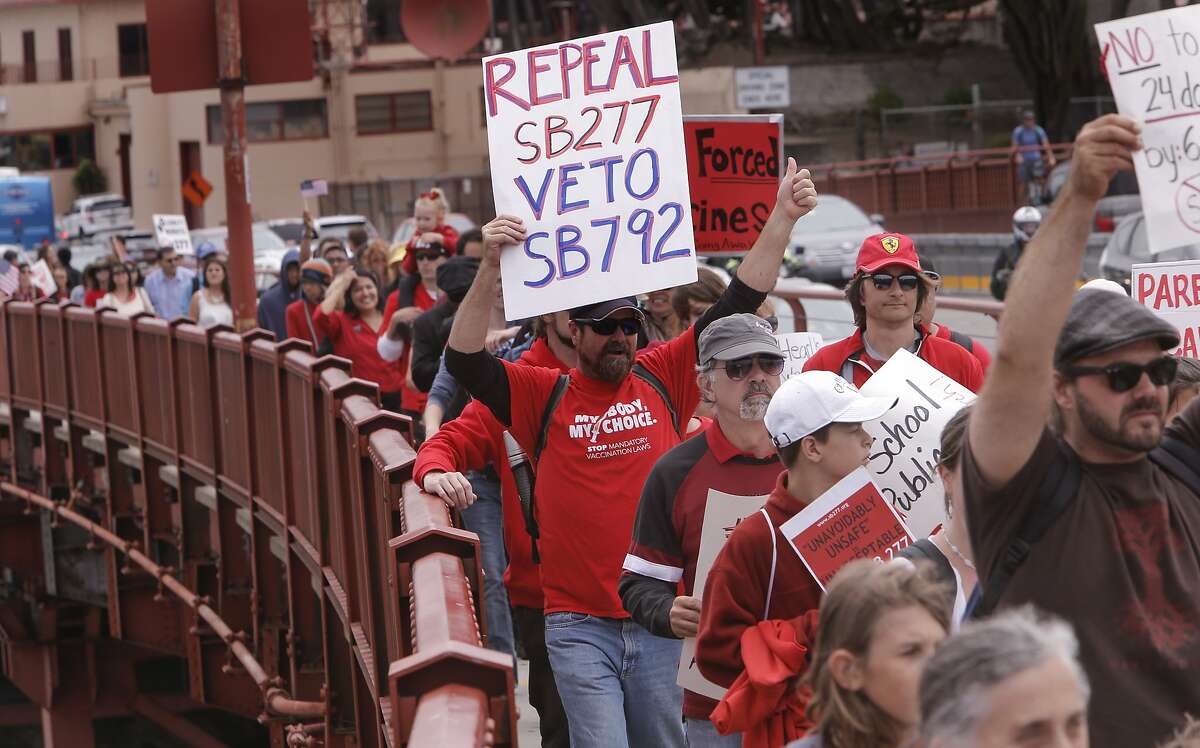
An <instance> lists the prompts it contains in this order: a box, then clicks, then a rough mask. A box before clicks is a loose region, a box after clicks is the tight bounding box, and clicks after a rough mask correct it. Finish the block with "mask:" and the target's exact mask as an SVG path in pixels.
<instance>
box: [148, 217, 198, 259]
mask: <svg viewBox="0 0 1200 748" xmlns="http://www.w3.org/2000/svg"><path fill="white" fill-rule="evenodd" d="M154 238H155V239H156V240H157V241H158V246H160V247H174V248H175V251H176V252H178V253H179V254H181V255H191V254H195V253H196V252H195V250H193V249H192V235H191V234H189V233H188V225H187V220H186V219H185V218H184V217H183V216H181V215H171V214H162V213H155V214H154Z"/></svg>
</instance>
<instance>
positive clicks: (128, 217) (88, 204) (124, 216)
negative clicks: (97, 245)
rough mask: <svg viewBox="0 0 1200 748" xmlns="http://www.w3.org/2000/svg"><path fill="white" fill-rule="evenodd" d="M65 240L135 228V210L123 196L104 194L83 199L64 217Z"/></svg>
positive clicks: (72, 206)
mask: <svg viewBox="0 0 1200 748" xmlns="http://www.w3.org/2000/svg"><path fill="white" fill-rule="evenodd" d="M61 225H62V232H63V234H64V237H63V238H71V237H79V236H91V235H92V234H94V233H96V232H97V231H111V230H113V229H130V228H133V210H132V209H131V208H130V207H129V202H128V201H127V200H126V199H125V198H124V197H122V196H121V195H116V194H113V193H103V194H100V195H88V196H87V197H81V198H79V199H78V200H76V201H75V202H74V203H73V204H72V205H71V210H69V211H67V213H66V214H65V215H64V216H63V217H62V223H61Z"/></svg>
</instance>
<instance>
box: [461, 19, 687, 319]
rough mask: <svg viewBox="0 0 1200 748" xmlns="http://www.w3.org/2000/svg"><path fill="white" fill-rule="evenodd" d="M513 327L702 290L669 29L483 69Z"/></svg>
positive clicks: (558, 47) (490, 63)
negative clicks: (659, 294)
mask: <svg viewBox="0 0 1200 748" xmlns="http://www.w3.org/2000/svg"><path fill="white" fill-rule="evenodd" d="M483 93H484V106H485V108H486V113H487V124H488V146H489V150H490V153H491V164H492V186H493V190H494V192H495V195H496V212H497V213H509V214H512V215H516V216H520V217H521V218H522V219H523V220H524V221H525V231H526V240H525V242H524V244H523V245H519V246H515V247H509V248H507V249H506V250H505V251H504V253H503V255H502V256H501V259H500V263H501V269H502V271H503V278H504V311H505V316H507V317H508V318H509V319H521V318H525V317H530V316H533V315H535V314H542V313H546V312H553V311H559V310H561V309H569V308H571V307H575V306H581V305H583V304H589V303H593V302H597V301H603V300H605V299H612V298H616V297H618V296H629V295H632V294H637V293H645V292H648V291H654V290H658V289H660V288H669V287H671V286H678V285H682V284H685V283H691V282H692V281H694V280H696V263H695V260H694V246H693V242H694V240H693V238H692V212H691V210H690V205H691V201H690V199H689V197H688V182H687V166H686V158H685V156H684V149H683V121H682V110H681V107H680V103H679V70H678V67H677V65H676V61H675V37H674V34H673V32H672V28H671V24H670V23H656V24H652V25H650V26H642V27H640V28H635V29H627V30H625V31H617V32H613V33H609V34H600V35H598V36H591V37H587V38H584V39H575V40H572V41H569V42H563V43H560V44H552V45H547V46H544V47H536V48H533V49H527V50H522V51H520V52H514V53H510V54H503V55H494V56H492V57H488V58H486V59H485V60H484V61H483Z"/></svg>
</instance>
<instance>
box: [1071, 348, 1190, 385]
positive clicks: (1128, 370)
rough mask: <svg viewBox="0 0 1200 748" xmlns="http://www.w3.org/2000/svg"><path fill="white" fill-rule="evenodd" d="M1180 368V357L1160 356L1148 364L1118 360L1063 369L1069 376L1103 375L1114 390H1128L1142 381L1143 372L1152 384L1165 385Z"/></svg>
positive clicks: (1172, 380) (1173, 377)
mask: <svg viewBox="0 0 1200 748" xmlns="http://www.w3.org/2000/svg"><path fill="white" fill-rule="evenodd" d="M1178 370H1179V359H1177V358H1175V357H1173V356H1160V357H1159V358H1156V359H1154V360H1153V361H1151V362H1150V363H1148V364H1135V363H1132V362H1129V361H1118V362H1116V363H1115V364H1109V365H1108V366H1071V367H1068V368H1067V369H1065V370H1063V374H1066V375H1067V376H1069V377H1086V376H1094V375H1102V376H1103V377H1104V378H1105V380H1106V381H1107V383H1108V388H1109V389H1110V390H1112V391H1113V392H1128V391H1130V390H1132V389H1133V388H1134V387H1137V385H1138V382H1140V381H1142V373H1143V372H1144V373H1145V374H1146V376H1148V377H1150V384H1153V385H1154V386H1155V387H1163V386H1165V385H1169V384H1171V383H1172V382H1174V381H1175V373H1176V372H1177V371H1178Z"/></svg>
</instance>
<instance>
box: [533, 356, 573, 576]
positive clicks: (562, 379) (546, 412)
mask: <svg viewBox="0 0 1200 748" xmlns="http://www.w3.org/2000/svg"><path fill="white" fill-rule="evenodd" d="M569 384H571V377H570V376H569V375H567V374H560V375H558V381H556V382H555V383H554V389H552V390H550V397H549V398H548V399H547V400H546V407H545V408H543V409H542V424H541V427H540V430H539V431H538V438H537V444H536V445H535V446H534V448H533V469H534V471H535V476H536V471H537V466H538V461H539V460H540V459H541V456H542V451H543V450H545V449H546V439H547V437H548V436H549V435H550V419H552V418H553V417H554V409H555V408H557V407H558V403H559V401H560V400H562V397H563V395H564V394H565V393H566V391H567V386H568V385H569ZM520 500H521V514H522V516H524V518H525V532H527V533H529V541H530V545H531V546H532V548H531V550H532V551H533V562H534V563H535V564H539V563H541V562H542V559H541V556H540V555H539V554H538V547H537V542H538V538H540V537H541V535H542V533H541V530H540V529H538V522H537V514H536V513H535V511H534V501H533V486H530V487H529V490H528V491H527V492H525V493H524V495H522V496H521V497H520Z"/></svg>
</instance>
